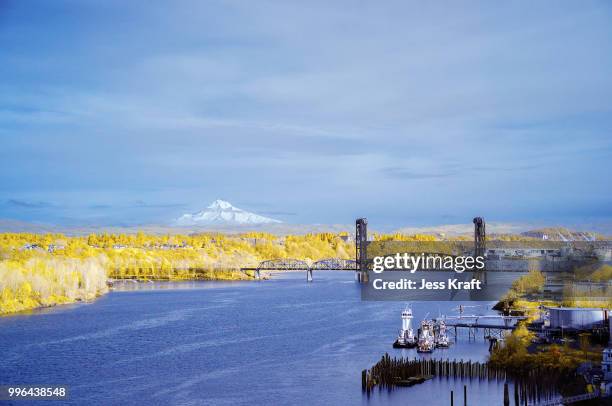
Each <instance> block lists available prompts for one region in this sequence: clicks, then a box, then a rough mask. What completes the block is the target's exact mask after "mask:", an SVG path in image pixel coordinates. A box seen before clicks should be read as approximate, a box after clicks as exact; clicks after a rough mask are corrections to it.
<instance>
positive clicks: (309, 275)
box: [306, 269, 312, 282]
mask: <svg viewBox="0 0 612 406" xmlns="http://www.w3.org/2000/svg"><path fill="white" fill-rule="evenodd" d="M306 282H312V269H308V270H307V271H306Z"/></svg>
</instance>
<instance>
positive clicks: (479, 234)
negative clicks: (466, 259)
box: [474, 217, 487, 257]
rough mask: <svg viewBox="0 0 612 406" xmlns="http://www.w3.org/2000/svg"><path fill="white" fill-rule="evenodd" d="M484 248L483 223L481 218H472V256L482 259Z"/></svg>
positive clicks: (485, 246)
mask: <svg viewBox="0 0 612 406" xmlns="http://www.w3.org/2000/svg"><path fill="white" fill-rule="evenodd" d="M486 248H487V245H486V232H485V221H484V219H483V218H482V217H474V256H475V257H478V256H480V257H484V255H485V251H486Z"/></svg>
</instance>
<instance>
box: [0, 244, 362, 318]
mask: <svg viewBox="0 0 612 406" xmlns="http://www.w3.org/2000/svg"><path fill="white" fill-rule="evenodd" d="M352 252H354V246H353V245H352V244H351V243H349V242H347V241H346V239H343V238H341V236H340V235H339V234H331V233H321V234H307V235H303V236H283V237H279V236H275V235H271V234H266V233H244V234H237V235H223V234H219V233H210V234H194V235H145V234H143V233H136V234H130V235H125V234H107V233H105V234H91V235H89V236H66V235H63V234H31V233H0V314H10V313H15V312H20V311H24V310H30V309H36V308H42V307H49V306H56V305H61V304H67V303H75V302H78V301H91V300H94V299H95V298H97V297H99V296H100V295H104V294H105V293H106V292H107V291H108V286H107V282H108V279H112V280H119V279H132V280H139V281H150V280H166V281H184V280H219V281H237V280H253V279H254V278H255V275H254V272H250V271H247V272H241V271H240V268H241V267H245V266H251V267H253V266H256V265H257V264H258V263H259V262H261V261H262V260H264V259H269V258H299V259H302V260H305V261H316V260H319V259H323V258H348V257H349V255H350V253H352Z"/></svg>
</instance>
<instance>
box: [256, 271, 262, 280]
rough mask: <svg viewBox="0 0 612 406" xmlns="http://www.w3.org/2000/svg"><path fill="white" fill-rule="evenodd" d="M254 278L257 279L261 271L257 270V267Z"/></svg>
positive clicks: (259, 277)
mask: <svg viewBox="0 0 612 406" xmlns="http://www.w3.org/2000/svg"><path fill="white" fill-rule="evenodd" d="M255 279H257V280H260V279H261V272H260V271H259V269H256V270H255Z"/></svg>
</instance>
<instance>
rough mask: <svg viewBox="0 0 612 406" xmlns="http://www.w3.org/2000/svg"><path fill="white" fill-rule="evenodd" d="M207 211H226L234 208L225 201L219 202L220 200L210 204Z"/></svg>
mask: <svg viewBox="0 0 612 406" xmlns="http://www.w3.org/2000/svg"><path fill="white" fill-rule="evenodd" d="M208 208H209V209H217V210H218V209H221V210H226V209H234V208H235V207H234V206H232V204H231V203H230V202H228V201H225V200H221V199H217V200H215V201H214V202H212V203H211V204H210V206H208Z"/></svg>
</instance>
